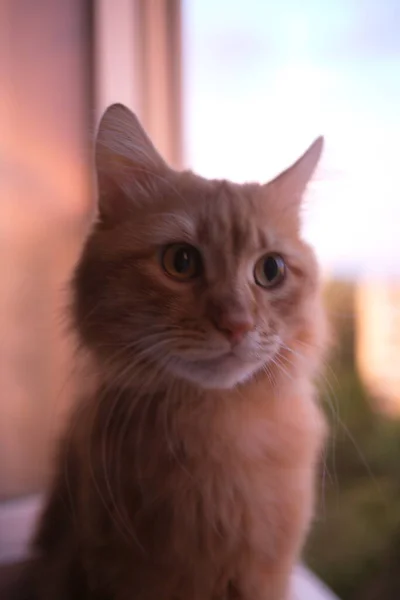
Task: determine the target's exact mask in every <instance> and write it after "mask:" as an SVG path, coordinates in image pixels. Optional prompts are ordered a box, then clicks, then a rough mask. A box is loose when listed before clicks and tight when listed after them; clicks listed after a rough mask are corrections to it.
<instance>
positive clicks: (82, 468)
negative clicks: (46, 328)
mask: <svg viewBox="0 0 400 600" xmlns="http://www.w3.org/2000/svg"><path fill="white" fill-rule="evenodd" d="M321 148H322V143H321V140H318V141H317V142H316V143H315V144H314V145H313V146H312V147H311V148H310V149H309V150H308V152H307V153H306V154H304V155H303V157H302V158H301V159H299V161H298V162H297V163H296V164H295V165H294V166H293V167H291V168H290V169H288V170H287V171H286V172H284V173H283V174H281V175H280V176H279V177H278V178H277V179H275V180H274V181H273V182H271V183H269V184H266V185H258V184H246V185H237V184H233V183H230V182H226V181H207V180H204V179H202V178H200V177H198V176H196V175H194V174H193V173H190V172H183V173H176V172H174V171H172V170H171V169H169V167H168V166H167V165H166V164H165V162H164V161H163V160H162V159H161V158H160V157H159V155H158V153H157V152H156V150H155V149H154V147H153V146H152V144H151V142H150V141H149V140H148V138H147V136H146V135H145V133H144V132H143V130H142V129H141V127H140V125H139V124H138V122H137V120H136V118H135V117H134V116H133V115H132V114H131V113H129V111H127V109H124V108H123V107H121V106H114V107H111V108H110V109H109V110H108V111H107V113H106V115H105V117H104V118H103V121H102V124H101V125H100V131H99V138H98V145H97V168H98V174H99V195H100V201H99V220H98V223H97V224H96V225H95V227H94V229H93V232H92V234H91V235H90V237H89V239H88V242H87V244H86V247H85V249H84V252H83V255H82V258H81V260H80V263H79V265H78V268H77V272H76V276H75V281H74V286H75V303H74V308H73V315H74V322H75V325H76V327H77V329H78V332H79V334H80V336H81V340H82V342H83V344H84V346H85V348H87V349H89V351H90V352H91V354H92V356H93V360H94V364H95V365H96V373H97V378H98V383H97V391H96V393H95V394H93V397H91V398H88V399H87V400H86V401H85V404H84V405H83V406H81V407H80V408H79V413H77V415H76V416H75V420H74V427H73V428H72V433H70V434H69V436H68V437H67V439H66V444H65V447H64V450H63V453H62V461H63V464H64V465H66V467H67V469H66V474H67V476H66V475H65V472H64V471H63V470H62V468H61V467H60V469H59V472H58V475H57V477H56V479H55V484H54V489H53V493H52V495H50V499H49V502H48V506H47V509H46V511H45V514H44V517H43V520H42V524H41V527H40V528H39V531H38V535H37V539H36V550H37V552H38V554H39V559H38V563H37V565H36V575H35V581H36V587H37V589H38V590H39V591H40V593H39V595H38V598H40V600H47V599H50V598H54V597H57V598H60V599H61V598H68V599H69V598H72V597H74V598H75V597H78V595H79V597H82V598H90V599H92V598H93V599H94V598H96V599H98V598H101V599H111V598H112V599H113V600H114V599H115V600H125V599H126V600H128V599H131V598H135V600H234V599H240V600H286V598H287V594H288V583H289V577H290V573H291V570H292V567H293V564H294V563H295V561H296V560H297V559H298V557H299V553H300V551H301V548H302V544H303V541H304V538H305V535H306V533H307V530H308V527H309V524H310V520H311V518H312V513H313V503H314V483H315V482H314V479H315V475H316V468H317V463H318V458H319V454H320V451H321V448H322V444H323V440H324V436H325V424H324V421H323V418H322V416H321V414H320V411H319V409H318V407H317V405H316V403H315V398H314V390H313V385H312V381H313V378H314V376H315V374H316V373H317V372H318V369H319V365H320V359H321V356H322V352H323V349H324V346H325V329H326V328H325V318H324V313H323V310H322V307H321V298H320V289H319V281H318V269H317V264H316V261H315V258H314V255H313V252H312V251H311V249H310V248H309V247H308V246H307V244H305V242H304V241H303V240H302V239H301V236H300V233H299V230H300V219H299V211H300V205H301V197H302V194H303V192H304V189H305V187H306V185H307V182H308V180H309V179H310V177H311V175H312V173H313V171H314V169H315V167H316V164H317V162H318V159H319V155H320V152H321ZM173 242H186V243H190V244H191V245H193V246H195V247H196V248H198V249H199V251H200V252H201V256H202V260H203V262H204V272H203V274H202V276H201V277H198V278H197V279H194V280H193V281H187V282H185V283H182V282H181V281H179V282H178V281H175V280H174V279H173V278H171V277H169V276H167V275H166V273H165V272H164V271H163V269H162V268H161V266H160V248H162V247H163V246H164V245H165V244H169V243H173ZM268 252H274V253H279V255H280V256H282V257H283V258H284V260H285V263H286V276H285V279H284V280H283V283H282V284H280V285H279V286H276V287H275V288H271V289H264V288H262V287H260V286H259V285H257V284H256V282H255V281H254V273H253V270H254V265H255V263H256V262H257V260H258V259H259V258H260V257H261V256H262V255H264V254H265V253H268ZM231 330H232V331H233V332H234V333H235V335H236V333H239V334H240V335H239V337H237V338H236V337H235V345H233V342H232V340H231V337H230V335H231V333H232V331H231ZM239 330H240V331H239ZM237 340H239V342H238V343H236V341H237ZM63 495H66V496H67V498H68V502H69V503H70V506H71V512H69V511H68V510H66V509H65V506H64V508H63V507H62V506H60V498H61V497H62V496H63ZM71 514H72V515H73V519H72V521H71V525H67V524H66V523H68V522H69V520H70V519H71V517H70V515H71ZM60 522H62V525H61V526H59V527H60V529H61V531H59V532H58V533H57V532H55V531H54V530H53V529H52V524H53V527H56V525H55V524H56V523H58V524H59V523H60ZM73 523H75V526H74V525H73ZM67 581H68V583H66V582H67ZM73 585H75V587H71V586H73ZM67 588H68V590H70V589H71V590H74V591H73V592H72V591H68V592H65V590H66V589H67ZM61 590H63V594H64V595H63V594H62V593H61ZM73 594H75V595H73ZM76 594H78V595H76Z"/></svg>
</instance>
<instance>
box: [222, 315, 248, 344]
mask: <svg viewBox="0 0 400 600" xmlns="http://www.w3.org/2000/svg"><path fill="white" fill-rule="evenodd" d="M215 324H216V326H217V329H219V330H220V331H221V332H222V333H223V334H224V335H225V336H226V337H227V338H228V340H229V341H230V342H231V344H239V343H240V342H241V341H242V340H243V338H244V337H245V336H246V334H247V333H249V331H251V330H252V329H253V327H254V321H253V319H251V318H250V317H248V316H241V317H236V318H235V316H233V315H232V316H230V315H226V314H221V315H220V316H219V318H218V320H217V321H216V323H215Z"/></svg>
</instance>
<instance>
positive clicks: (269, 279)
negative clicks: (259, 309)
mask: <svg viewBox="0 0 400 600" xmlns="http://www.w3.org/2000/svg"><path fill="white" fill-rule="evenodd" d="M285 275H286V265H285V261H284V260H283V258H282V257H281V256H279V255H278V254H266V255H265V256H262V257H261V258H260V259H259V260H258V261H257V263H256V266H255V267H254V279H255V282H256V283H257V285H259V286H261V287H263V288H272V287H275V286H276V285H278V284H279V283H281V282H282V281H283V280H284V278H285Z"/></svg>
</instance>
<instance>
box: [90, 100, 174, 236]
mask: <svg viewBox="0 0 400 600" xmlns="http://www.w3.org/2000/svg"><path fill="white" fill-rule="evenodd" d="M95 160H96V171H97V181H98V193H99V217H100V220H101V221H102V222H104V223H109V224H115V223H117V222H119V221H121V220H123V219H124V218H125V216H126V215H127V213H129V212H130V211H131V210H132V209H133V208H134V205H135V201H138V200H139V199H140V200H141V201H144V200H146V199H147V198H149V197H151V196H152V195H154V194H155V193H156V192H157V185H158V184H159V182H160V181H163V179H164V178H165V177H166V175H167V173H168V172H169V171H170V169H169V167H168V166H167V164H166V163H165V161H164V160H163V158H162V157H161V156H160V154H159V153H158V151H157V150H156V148H155V147H154V145H153V144H152V142H151V140H150V138H149V137H148V135H147V134H146V132H145V131H144V129H143V127H142V126H141V124H140V123H139V120H138V118H137V117H136V115H135V114H134V113H133V112H131V111H130V110H129V109H128V108H126V106H124V105H123V104H113V105H112V106H110V107H109V108H107V110H106V111H105V113H104V115H103V116H102V118H101V121H100V124H99V128H98V133H97V139H96V152H95Z"/></svg>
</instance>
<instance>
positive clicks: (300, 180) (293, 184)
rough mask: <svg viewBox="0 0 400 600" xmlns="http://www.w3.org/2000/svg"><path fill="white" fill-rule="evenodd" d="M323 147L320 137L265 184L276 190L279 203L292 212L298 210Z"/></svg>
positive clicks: (322, 140) (322, 139)
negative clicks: (290, 164)
mask: <svg viewBox="0 0 400 600" xmlns="http://www.w3.org/2000/svg"><path fill="white" fill-rule="evenodd" d="M323 147H324V138H323V137H322V136H321V137H318V138H317V139H316V140H315V141H314V142H313V143H312V144H311V146H310V147H309V148H308V150H306V151H305V152H304V154H303V155H302V156H301V157H300V158H299V159H298V160H297V161H296V162H295V163H294V164H293V165H292V166H291V167H289V168H288V169H286V170H285V171H283V172H282V173H281V174H280V175H278V177H276V178H275V179H273V180H272V181H271V182H270V183H269V184H267V185H270V186H272V187H273V188H274V189H275V190H276V192H277V194H278V195H279V199H280V201H281V202H284V203H286V204H287V206H288V207H291V208H292V209H294V210H298V209H299V208H300V204H301V200H302V197H303V194H304V192H305V189H306V187H307V184H308V183H309V181H310V180H311V178H312V176H313V174H314V171H315V170H316V168H317V166H318V163H319V160H320V158H321V154H322V150H323Z"/></svg>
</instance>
